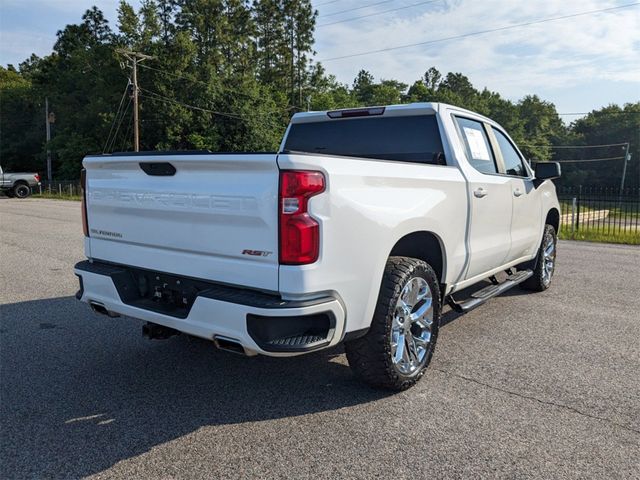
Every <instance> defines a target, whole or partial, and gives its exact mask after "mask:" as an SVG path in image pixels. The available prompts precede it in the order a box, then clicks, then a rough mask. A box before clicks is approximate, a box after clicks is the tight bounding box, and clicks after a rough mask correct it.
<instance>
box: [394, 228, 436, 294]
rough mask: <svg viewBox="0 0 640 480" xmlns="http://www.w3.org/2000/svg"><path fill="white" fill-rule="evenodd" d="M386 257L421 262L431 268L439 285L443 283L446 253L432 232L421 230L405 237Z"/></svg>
mask: <svg viewBox="0 0 640 480" xmlns="http://www.w3.org/2000/svg"><path fill="white" fill-rule="evenodd" d="M388 256H389V257H411V258H417V259H418V260H422V261H424V262H426V263H427V264H429V265H430V266H431V268H433V270H434V271H435V272H436V275H437V277H438V280H439V281H440V283H444V278H445V268H446V252H445V248H444V244H443V243H442V240H441V239H440V237H439V236H438V235H436V234H435V233H433V232H429V231H425V230H422V231H417V232H412V233H409V234H407V235H405V236H404V237H402V238H400V239H399V240H398V241H397V242H396V243H395V245H394V246H393V248H392V249H391V252H390V253H389V255H388Z"/></svg>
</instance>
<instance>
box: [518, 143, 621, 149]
mask: <svg viewBox="0 0 640 480" xmlns="http://www.w3.org/2000/svg"><path fill="white" fill-rule="evenodd" d="M520 145H521V146H523V147H546V148H604V147H623V146H625V145H628V142H624V143H608V144H603V145H533V144H529V143H521V144H520Z"/></svg>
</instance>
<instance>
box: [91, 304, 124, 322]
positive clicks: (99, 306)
mask: <svg viewBox="0 0 640 480" xmlns="http://www.w3.org/2000/svg"><path fill="white" fill-rule="evenodd" d="M89 305H90V306H91V310H93V311H94V312H95V313H99V314H100V315H106V316H107V317H111V318H116V317H119V316H120V314H119V313H116V312H111V311H109V310H107V307H105V306H104V305H103V304H102V303H99V302H93V301H91V302H89Z"/></svg>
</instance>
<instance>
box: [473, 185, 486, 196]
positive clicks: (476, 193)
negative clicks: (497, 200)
mask: <svg viewBox="0 0 640 480" xmlns="http://www.w3.org/2000/svg"><path fill="white" fill-rule="evenodd" d="M473 195H474V196H475V197H476V198H482V197H486V196H487V195H489V192H487V190H485V189H484V188H482V187H478V188H476V189H475V190H474V191H473Z"/></svg>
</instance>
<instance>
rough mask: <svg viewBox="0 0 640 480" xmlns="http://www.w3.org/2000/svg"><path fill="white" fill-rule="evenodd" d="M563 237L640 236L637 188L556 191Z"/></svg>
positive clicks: (639, 210)
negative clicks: (588, 235)
mask: <svg viewBox="0 0 640 480" xmlns="http://www.w3.org/2000/svg"><path fill="white" fill-rule="evenodd" d="M558 199H559V200H560V208H561V210H562V212H561V216H560V224H561V226H562V231H563V233H564V234H565V235H567V234H571V235H575V234H579V233H581V232H582V233H589V234H596V235H601V236H606V237H612V238H615V237H624V236H634V235H640V188H637V187H636V188H626V189H624V190H622V191H621V190H620V189H619V188H607V187H584V186H579V187H558Z"/></svg>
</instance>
